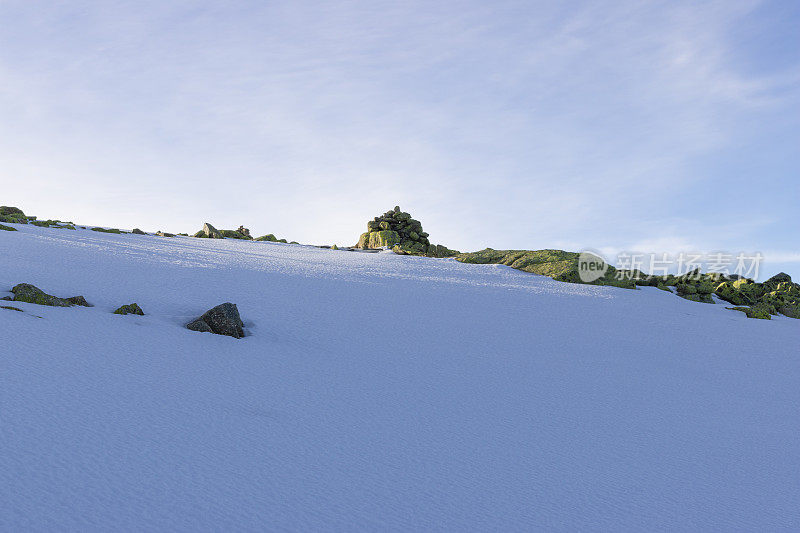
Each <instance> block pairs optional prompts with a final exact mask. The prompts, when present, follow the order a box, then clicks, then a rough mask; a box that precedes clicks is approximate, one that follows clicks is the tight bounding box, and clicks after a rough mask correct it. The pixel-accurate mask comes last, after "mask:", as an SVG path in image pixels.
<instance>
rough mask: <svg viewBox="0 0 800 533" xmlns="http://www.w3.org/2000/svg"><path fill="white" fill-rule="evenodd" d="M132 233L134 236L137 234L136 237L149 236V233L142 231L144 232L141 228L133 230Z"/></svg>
mask: <svg viewBox="0 0 800 533" xmlns="http://www.w3.org/2000/svg"><path fill="white" fill-rule="evenodd" d="M131 233H133V234H135V235H147V233H145V232H143V231H142V230H140V229H139V228H133V229H132V230H131Z"/></svg>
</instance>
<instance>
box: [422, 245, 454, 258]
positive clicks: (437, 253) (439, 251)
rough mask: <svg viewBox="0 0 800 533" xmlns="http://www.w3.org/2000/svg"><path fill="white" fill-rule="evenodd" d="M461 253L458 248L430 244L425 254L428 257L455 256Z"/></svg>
mask: <svg viewBox="0 0 800 533" xmlns="http://www.w3.org/2000/svg"><path fill="white" fill-rule="evenodd" d="M459 253H461V252H459V251H458V250H451V249H450V248H448V247H447V246H443V245H441V244H431V245H429V246H428V249H427V250H425V255H426V256H427V257H455V256H457V255H458V254H459Z"/></svg>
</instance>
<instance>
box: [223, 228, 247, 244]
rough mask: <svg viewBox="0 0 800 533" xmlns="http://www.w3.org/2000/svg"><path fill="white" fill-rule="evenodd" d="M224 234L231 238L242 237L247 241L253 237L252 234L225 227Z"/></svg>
mask: <svg viewBox="0 0 800 533" xmlns="http://www.w3.org/2000/svg"><path fill="white" fill-rule="evenodd" d="M222 235H223V236H224V237H227V238H229V239H241V240H246V241H251V240H253V238H252V237H251V236H250V235H245V234H243V233H239V231H238V230H236V231H234V230H232V229H224V230H222Z"/></svg>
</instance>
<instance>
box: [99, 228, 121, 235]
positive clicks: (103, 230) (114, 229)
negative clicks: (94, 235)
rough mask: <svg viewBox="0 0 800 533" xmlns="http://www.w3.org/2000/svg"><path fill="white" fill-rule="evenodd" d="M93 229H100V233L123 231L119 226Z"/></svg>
mask: <svg viewBox="0 0 800 533" xmlns="http://www.w3.org/2000/svg"><path fill="white" fill-rule="evenodd" d="M92 231H99V232H100V233H116V234H120V233H122V232H121V231H120V230H118V229H117V228H92Z"/></svg>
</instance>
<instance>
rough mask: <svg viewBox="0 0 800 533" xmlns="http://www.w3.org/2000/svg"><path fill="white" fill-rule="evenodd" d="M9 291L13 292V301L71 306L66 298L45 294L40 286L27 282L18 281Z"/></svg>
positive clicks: (51, 305)
mask: <svg viewBox="0 0 800 533" xmlns="http://www.w3.org/2000/svg"><path fill="white" fill-rule="evenodd" d="M11 292H12V293H14V301H15V302H27V303H30V304H36V305H47V306H50V307H71V306H72V305H73V304H72V303H71V302H69V301H68V300H67V299H65V298H58V297H56V296H52V295H50V294H47V293H46V292H44V291H43V290H41V289H40V288H38V287H36V286H34V285H31V284H29V283H20V284H19V285H16V286H14V288H13V289H11Z"/></svg>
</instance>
